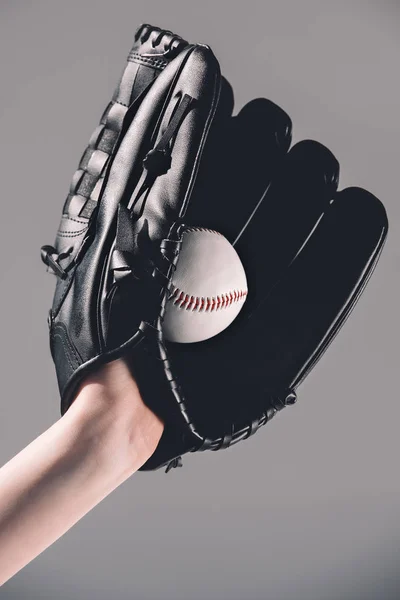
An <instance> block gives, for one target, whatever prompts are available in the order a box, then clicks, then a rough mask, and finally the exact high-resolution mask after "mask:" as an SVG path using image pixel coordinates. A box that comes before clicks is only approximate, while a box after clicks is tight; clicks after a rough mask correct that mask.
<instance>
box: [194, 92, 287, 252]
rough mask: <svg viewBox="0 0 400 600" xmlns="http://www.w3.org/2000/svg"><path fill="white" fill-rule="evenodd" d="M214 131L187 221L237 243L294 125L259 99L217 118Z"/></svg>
mask: <svg viewBox="0 0 400 600" xmlns="http://www.w3.org/2000/svg"><path fill="white" fill-rule="evenodd" d="M225 114H226V113H225ZM212 133H214V135H212V136H211V138H210V140H209V141H208V143H207V154H206V158H203V160H202V165H201V170H200V173H199V177H198V180H197V183H196V190H195V198H194V200H193V201H192V203H191V209H190V213H188V214H187V215H186V222H187V223H189V224H191V225H202V226H203V227H209V228H210V229H216V230H217V231H220V232H221V233H223V234H224V235H225V236H226V237H227V238H228V239H229V240H230V241H233V240H234V239H235V237H236V236H237V234H238V233H239V232H240V230H241V229H242V227H243V225H244V224H245V222H246V221H247V219H248V217H249V215H250V214H251V213H252V211H253V210H254V208H255V206H256V204H257V203H258V202H259V199H260V197H261V196H262V194H263V193H264V191H265V189H266V188H267V187H268V185H269V183H270V181H271V178H272V176H273V174H274V172H275V170H276V168H277V164H278V163H279V161H280V160H281V159H282V156H284V154H285V153H286V152H287V150H288V148H289V145H290V139H291V121H290V119H289V117H288V115H287V114H286V113H285V112H284V111H283V110H282V109H281V108H279V107H278V106H277V105H276V104H273V103H272V102H270V101H268V100H265V99H257V100H253V101H252V102H250V103H249V104H247V105H246V106H245V107H244V108H243V109H242V110H241V111H240V113H239V114H238V116H237V117H233V118H231V119H225V120H222V119H218V118H216V119H215V122H214V124H213V128H212Z"/></svg>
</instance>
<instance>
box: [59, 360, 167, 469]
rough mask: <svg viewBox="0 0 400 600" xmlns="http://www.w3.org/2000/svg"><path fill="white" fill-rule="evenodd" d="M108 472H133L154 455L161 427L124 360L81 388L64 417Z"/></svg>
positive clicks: (96, 375) (108, 366)
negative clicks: (106, 466) (95, 453)
mask: <svg viewBox="0 0 400 600" xmlns="http://www.w3.org/2000/svg"><path fill="white" fill-rule="evenodd" d="M67 416H68V418H71V419H74V420H75V421H77V422H78V427H77V430H78V431H80V436H83V438H84V439H85V440H87V441H88V443H89V444H91V445H92V446H95V449H96V451H97V452H98V453H99V455H100V456H101V457H102V459H101V460H104V462H105V463H106V464H107V465H108V466H111V468H115V469H117V468H118V469H119V468H122V469H123V470H124V471H126V470H128V471H130V472H132V473H133V472H134V471H136V470H137V469H139V468H140V467H141V466H142V465H143V464H144V463H145V462H146V461H147V460H148V459H149V458H150V456H151V455H152V454H153V453H154V451H155V449H156V447H157V445H158V442H159V440H160V438H161V435H162V432H163V429H164V425H163V423H162V422H161V420H160V419H159V418H158V417H157V416H156V415H155V414H154V413H153V412H152V411H151V410H150V409H149V408H148V407H147V406H146V405H145V404H144V402H143V400H142V398H141V395H140V392H139V389H138V386H137V384H136V382H135V380H134V378H133V377H132V374H131V372H130V370H129V368H128V366H127V364H126V363H125V361H124V360H122V359H119V360H116V361H113V362H112V363H109V364H106V365H104V366H102V367H101V369H99V370H98V371H96V372H95V373H93V374H91V375H90V376H89V377H88V378H87V379H86V380H85V381H84V383H83V384H82V386H81V388H80V390H79V392H78V394H77V396H76V398H75V401H74V402H73V404H72V405H71V407H70V408H69V410H68V411H67V413H66V414H65V415H64V417H63V418H65V417H67Z"/></svg>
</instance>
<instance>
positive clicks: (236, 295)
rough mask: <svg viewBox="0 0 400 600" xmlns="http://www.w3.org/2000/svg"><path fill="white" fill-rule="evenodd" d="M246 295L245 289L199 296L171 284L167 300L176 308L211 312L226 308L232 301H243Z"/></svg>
mask: <svg viewBox="0 0 400 600" xmlns="http://www.w3.org/2000/svg"><path fill="white" fill-rule="evenodd" d="M246 296H247V290H232V291H230V292H228V293H226V294H222V295H221V296H216V297H215V298H214V297H212V298H209V297H205V298H201V297H199V296H189V294H186V293H185V292H183V291H182V290H180V289H179V288H177V287H175V286H172V290H171V293H170V295H169V297H168V300H169V301H172V302H173V303H174V305H175V306H177V307H178V308H183V309H184V310H192V311H197V312H200V311H202V310H204V311H205V312H213V311H214V310H220V309H222V308H228V307H229V306H231V305H232V304H233V303H234V302H244V300H245V299H246Z"/></svg>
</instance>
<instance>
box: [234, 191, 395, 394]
mask: <svg viewBox="0 0 400 600" xmlns="http://www.w3.org/2000/svg"><path fill="white" fill-rule="evenodd" d="M387 230H388V222H387V216H386V212H385V209H384V207H383V205H382V203H381V202H380V201H379V200H378V199H377V198H376V197H375V196H373V195H372V194H370V193H369V192H367V191H365V190H363V189H361V188H347V189H345V190H343V191H342V192H340V193H338V194H337V196H336V197H335V200H334V202H333V204H332V205H331V206H330V207H329V210H327V211H326V213H325V214H324V216H323V218H322V219H321V221H320V223H319V224H318V226H317V228H316V230H315V232H314V233H313V235H312V236H311V237H310V239H309V241H308V242H307V243H306V244H305V246H304V248H303V250H302V251H301V252H300V253H299V255H298V257H297V258H296V259H295V260H294V261H293V263H292V265H291V266H290V267H289V269H288V270H287V273H286V275H285V276H284V277H283V278H282V279H281V281H280V282H279V283H278V284H277V285H276V286H275V288H274V289H273V290H272V292H271V293H270V294H269V295H268V296H267V297H266V298H265V300H264V302H263V303H262V304H261V305H260V306H259V308H258V310H257V311H256V312H255V313H254V314H253V318H252V319H251V321H253V323H252V324H251V326H250V327H249V328H248V330H247V332H246V336H250V337H249V339H252V340H253V348H254V350H255V354H257V353H258V352H259V353H260V355H261V356H265V357H266V360H265V361H263V369H264V372H265V369H266V368H267V372H268V385H269V387H272V388H273V389H276V388H279V387H280V388H284V389H287V388H295V387H296V386H298V385H299V383H300V382H301V381H302V380H303V378H304V377H305V376H306V375H307V374H308V372H309V371H310V370H311V368H312V367H313V366H314V364H315V363H316V361H317V360H318V359H319V357H320V356H321V355H322V353H323V352H324V351H325V349H326V348H327V346H328V345H329V343H330V342H331V340H332V339H333V337H334V336H335V335H336V333H337V332H338V330H339V329H340V327H341V325H342V324H343V322H344V321H345V319H346V318H347V316H348V315H349V313H350V311H351V310H352V308H353V306H354V305H355V303H356V302H357V300H358V298H359V296H360V294H361V292H362V291H363V289H364V287H365V285H366V283H367V281H368V279H369V277H370V275H371V273H372V271H373V268H374V266H375V264H376V262H377V260H378V258H379V255H380V252H381V250H382V247H383V244H384V241H385V238H386V235H387ZM256 340H258V342H257V343H256ZM254 344H255V345H254Z"/></svg>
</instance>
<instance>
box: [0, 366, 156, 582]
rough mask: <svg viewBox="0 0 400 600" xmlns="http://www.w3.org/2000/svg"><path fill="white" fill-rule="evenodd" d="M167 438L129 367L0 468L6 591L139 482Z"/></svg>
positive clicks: (88, 388)
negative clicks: (93, 513)
mask: <svg viewBox="0 0 400 600" xmlns="http://www.w3.org/2000/svg"><path fill="white" fill-rule="evenodd" d="M115 371H117V373H116V372H115ZM116 378H117V381H118V382H119V383H118V384H117V385H115V381H116ZM110 381H112V382H113V383H114V385H113V386H110V385H109V383H110ZM110 390H112V391H110ZM161 433H162V424H161V422H160V421H159V420H158V419H157V417H155V416H154V415H153V413H151V412H150V411H149V410H148V409H147V408H146V407H145V406H144V404H143V402H142V401H141V399H140V395H139V392H138V390H137V388H136V384H135V382H134V381H133V380H132V379H131V378H130V376H129V373H128V371H127V368H126V367H125V365H124V364H123V363H122V362H120V361H117V362H116V363H112V364H111V365H108V366H107V367H106V370H105V371H104V372H103V373H102V375H101V376H100V377H97V376H94V377H93V378H92V379H91V381H90V382H88V383H87V384H86V385H85V386H84V388H83V389H82V390H81V392H80V393H79V394H78V396H77V398H76V400H75V402H74V403H73V405H72V406H71V408H70V409H69V410H68V412H67V413H66V414H65V415H64V417H62V418H61V419H60V420H59V421H57V422H56V423H55V424H54V425H53V426H52V427H50V429H48V430H47V431H46V432H45V433H43V434H42V435H40V436H39V437H38V438H37V439H36V440H34V441H33V442H32V443H31V444H30V445H29V446H27V447H26V448H25V449H24V450H22V451H21V452H20V453H19V454H18V455H16V456H15V457H14V458H13V459H11V460H10V461H9V462H8V463H7V464H6V465H4V467H3V468H2V469H0V584H2V583H4V582H5V581H7V580H8V579H9V578H10V577H11V576H12V575H14V574H15V573H16V572H18V571H19V570H20V569H21V568H22V567H23V566H25V565H26V564H27V563H28V562H30V561H31V560H32V559H33V558H35V557H36V556H37V555H38V554H40V553H41V552H42V551H43V550H44V549H45V548H47V547H48V546H49V545H51V544H52V543H53V542H55V541H56V540H57V539H58V538H59V537H61V536H62V535H63V534H64V533H65V532H66V531H68V529H70V528H71V527H72V526H73V525H74V524H75V523H76V522H77V521H79V519H81V518H82V517H83V516H84V515H85V514H86V513H87V512H88V511H90V510H91V509H92V508H93V507H94V506H95V505H96V504H98V503H99V502H100V501H101V500H102V499H103V498H104V497H106V496H107V495H108V494H109V493H110V492H111V491H112V490H114V489H115V488H116V487H118V486H119V485H120V484H121V483H122V482H123V481H125V480H126V479H127V478H128V477H129V476H130V475H132V474H133V473H134V472H135V471H136V470H137V469H138V468H139V467H140V466H141V465H142V464H143V463H144V462H145V461H146V460H147V459H148V458H149V456H151V454H152V452H153V451H154V449H155V448H156V446H157V443H158V441H159V438H160V437H161Z"/></svg>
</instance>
